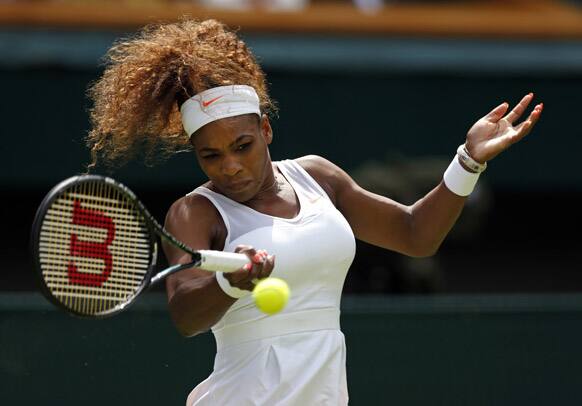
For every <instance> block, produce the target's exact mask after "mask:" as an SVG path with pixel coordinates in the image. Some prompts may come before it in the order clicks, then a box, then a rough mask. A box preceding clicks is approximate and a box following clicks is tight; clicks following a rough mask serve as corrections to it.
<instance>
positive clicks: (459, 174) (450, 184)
mask: <svg viewBox="0 0 582 406" xmlns="http://www.w3.org/2000/svg"><path fill="white" fill-rule="evenodd" d="M479 175H480V174H479V173H472V172H469V171H467V170H466V169H465V168H463V166H462V165H461V163H460V162H459V157H458V156H457V155H455V157H454V158H453V161H452V162H451V164H450V165H449V167H448V168H447V170H446V171H445V174H444V176H443V181H444V182H445V186H446V187H447V188H448V189H449V190H450V191H451V192H453V193H454V194H456V195H459V196H469V195H470V194H471V192H472V191H473V189H474V188H475V185H476V184H477V180H478V179H479Z"/></svg>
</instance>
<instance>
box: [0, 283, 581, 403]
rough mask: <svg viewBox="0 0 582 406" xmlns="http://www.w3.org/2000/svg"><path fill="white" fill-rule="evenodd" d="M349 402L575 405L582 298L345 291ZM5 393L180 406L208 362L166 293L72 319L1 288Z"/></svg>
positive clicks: (35, 398)
mask: <svg viewBox="0 0 582 406" xmlns="http://www.w3.org/2000/svg"><path fill="white" fill-rule="evenodd" d="M341 323H342V329H343V331H344V333H345V335H346V341H347V346H348V361H347V362H348V384H349V390H350V397H351V402H350V404H352V405H356V406H358V405H447V406H448V405H508V406H518V405H527V406H532V405H550V404H551V405H579V404H580V402H582V390H581V389H580V388H581V387H582V367H581V362H582V347H581V346H580V343H581V342H582V296H580V295H579V294H577V295H561V296H558V295H538V296H532V295H529V296H525V295H502V296H499V295H498V296H488V297H484V296H441V297H436V298H435V297H433V298H429V297H408V298H386V297H384V298H382V297H368V298H362V297H359V298H357V297H353V296H348V297H346V298H344V301H343V310H342V321H341ZM0 343H1V345H0V376H1V379H0V397H1V399H2V404H7V405H11V404H14V405H16V404H18V405H39V404H43V405H60V406H67V405H78V404H84V405H86V406H91V405H96V406H97V405H100V406H101V405H104V404H105V405H141V406H147V405H182V404H183V402H184V399H185V396H186V395H187V393H188V391H189V390H190V388H191V387H193V386H194V385H195V384H196V383H197V382H199V381H200V380H202V379H204V378H205V377H206V376H207V375H208V374H209V373H210V371H211V369H212V362H213V355H214V340H213V338H212V336H211V335H210V334H204V335H202V336H198V337H194V338H191V339H184V338H181V337H180V336H178V334H177V333H176V332H175V330H174V329H173V327H172V325H171V323H170V321H169V318H168V316H167V313H166V310H165V304H164V298H163V296H159V295H157V294H155V293H154V294H149V295H146V296H144V297H142V298H141V299H140V302H139V303H138V305H137V306H135V307H134V308H133V309H131V310H130V311H129V312H127V313H125V314H122V315H119V316H117V317H115V318H111V319H106V320H100V321H91V320H80V319H76V318H72V317H70V316H68V315H66V314H63V313H61V312H59V311H57V310H54V309H53V308H51V307H49V305H48V304H47V303H46V301H45V300H44V299H43V298H41V297H39V296H36V295H29V294H26V295H17V294H11V295H8V294H4V295H2V296H0Z"/></svg>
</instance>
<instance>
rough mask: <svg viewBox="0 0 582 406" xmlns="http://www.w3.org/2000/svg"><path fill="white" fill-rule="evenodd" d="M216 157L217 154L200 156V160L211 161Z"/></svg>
mask: <svg viewBox="0 0 582 406" xmlns="http://www.w3.org/2000/svg"><path fill="white" fill-rule="evenodd" d="M217 156H218V154H208V155H202V159H213V158H216V157H217Z"/></svg>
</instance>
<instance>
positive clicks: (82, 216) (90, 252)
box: [67, 200, 115, 287]
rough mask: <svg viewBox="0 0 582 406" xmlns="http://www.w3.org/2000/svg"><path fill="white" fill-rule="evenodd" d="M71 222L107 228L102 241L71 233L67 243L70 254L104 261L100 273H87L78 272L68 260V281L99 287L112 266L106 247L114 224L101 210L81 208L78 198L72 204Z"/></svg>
mask: <svg viewBox="0 0 582 406" xmlns="http://www.w3.org/2000/svg"><path fill="white" fill-rule="evenodd" d="M73 224H78V225H83V226H89V227H95V228H104V229H106V230H107V237H106V238H105V241H103V242H93V241H81V240H79V237H78V236H77V234H74V233H72V234H71V242H70V244H69V252H70V254H71V256H75V257H85V258H96V259H101V260H103V263H104V268H103V271H102V272H101V273H88V272H80V271H79V270H78V269H77V265H76V264H75V263H74V262H73V261H69V265H68V267H67V273H68V276H69V282H70V283H73V284H76V285H85V286H96V287H99V286H101V285H103V283H104V282H105V281H106V280H107V278H109V275H110V274H111V269H112V268H113V258H112V256H111V252H109V248H108V247H109V245H110V244H111V242H112V241H113V238H114V237H115V224H114V223H113V220H111V218H110V217H107V216H105V215H104V214H103V213H101V212H98V211H96V210H90V209H84V208H82V207H81V203H80V202H79V201H78V200H75V202H74V204H73Z"/></svg>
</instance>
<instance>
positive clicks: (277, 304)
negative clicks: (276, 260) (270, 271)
mask: <svg viewBox="0 0 582 406" xmlns="http://www.w3.org/2000/svg"><path fill="white" fill-rule="evenodd" d="M289 295H290V291H289V286H287V283H286V282H285V281H284V280H283V279H279V278H265V279H263V280H261V281H260V282H259V283H257V286H255V288H254V289H253V298H254V299H255V304H256V305H257V307H258V308H259V310H260V311H262V312H263V313H267V314H275V313H277V312H280V311H281V310H283V308H284V307H285V305H286V304H287V301H288V300H289Z"/></svg>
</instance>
